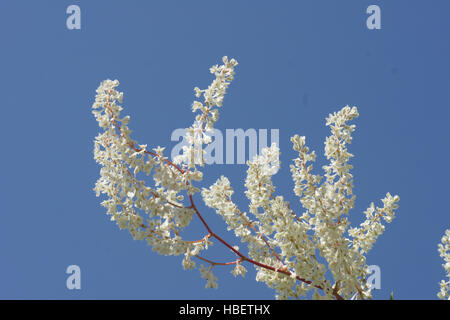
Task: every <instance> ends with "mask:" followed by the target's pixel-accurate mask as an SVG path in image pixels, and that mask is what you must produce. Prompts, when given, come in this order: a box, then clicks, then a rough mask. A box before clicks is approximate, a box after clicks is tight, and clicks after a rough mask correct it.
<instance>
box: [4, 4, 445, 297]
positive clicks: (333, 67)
mask: <svg viewBox="0 0 450 320" xmlns="http://www.w3.org/2000/svg"><path fill="white" fill-rule="evenodd" d="M71 4H77V5H79V6H80V8H81V16H82V22H81V30H68V29H67V28H66V18H67V16H68V15H67V14H66V8H67V7H68V6H69V5H71ZM371 4H377V5H379V6H380V7H381V23H382V28H381V30H368V29H367V28H366V22H365V21H366V18H367V16H368V15H367V14H366V8H367V7H368V6H369V5H371ZM448 12H450V3H449V2H448V1H445V0H435V1H432V2H430V1H425V0H421V1H406V0H398V1H376V0H373V1H366V0H353V1H349V0H346V1H325V0H320V1H312V0H309V1H234V0H233V1H230V0H228V1H209V0H208V1H207V0H204V1H162V0H161V1H143V0H141V1H138V0H136V1H125V0H122V1H105V0H96V1H86V0H85V1H76V0H72V1H65V0H64V1H63V0H58V1H57V0H53V1H49V0H47V1H45V0H40V1H22V0H14V1H13V0H2V1H1V2H0V41H1V46H0V74H1V76H0V87H1V106H2V107H1V110H2V125H1V126H0V136H1V141H2V142H1V145H2V151H1V157H0V164H1V168H2V169H1V170H0V198H1V203H2V208H1V209H0V216H1V223H0V298H3V299H5V298H6V299H10V298H26V299H35V298H40V299H48V298H57V299H79V298H87V299H96V298H104V299H109V298H111V299H118V298H121V299H132V298H133V299H134V298H135V299H172V298H173V299H186V298H191V299H223V298H225V299H229V298H235V299H272V298H273V291H272V290H271V289H269V288H267V287H266V286H265V285H264V284H263V283H258V282H256V281H255V279H254V277H255V272H254V269H253V267H251V266H249V267H248V269H249V273H248V274H247V277H246V278H245V279H244V280H242V279H241V278H237V279H235V278H234V276H233V275H231V274H230V272H229V271H230V270H229V269H226V268H223V269H217V270H216V273H217V275H218V276H219V290H214V289H205V288H204V285H205V282H204V280H203V279H200V275H199V272H198V271H197V270H195V271H183V269H182V267H181V258H180V257H175V258H174V257H165V256H159V255H157V254H155V253H154V252H152V251H151V249H150V248H149V247H147V246H146V245H145V244H144V243H140V242H137V241H133V240H132V239H131V236H130V235H129V234H128V233H127V232H124V231H119V229H118V228H117V227H116V226H115V225H114V224H113V223H112V222H110V221H109V217H107V216H106V215H105V212H104V208H102V207H101V206H100V204H99V203H100V201H101V200H100V199H99V198H96V197H95V194H94V192H93V191H92V188H93V186H94V183H95V181H96V180H97V178H98V176H99V166H98V165H97V164H96V163H95V162H94V159H93V139H94V137H95V136H96V135H97V133H98V132H99V128H98V126H97V123H96V122H95V120H94V118H93V116H92V115H91V105H92V102H93V99H94V95H95V89H96V87H97V86H98V84H99V82H100V81H102V80H103V79H106V78H112V79H115V78H117V79H119V80H120V82H121V86H120V90H121V91H124V92H125V100H124V107H125V111H124V114H129V115H130V116H131V124H130V127H131V128H132V129H133V130H134V131H133V138H135V139H137V140H138V141H139V142H140V143H146V144H148V145H150V146H157V145H162V146H166V147H167V149H168V150H170V149H171V148H172V147H173V146H174V145H175V142H171V141H170V134H171V132H172V131H173V130H174V129H176V128H183V127H186V126H188V125H190V124H191V122H192V113H191V111H190V104H191V103H192V101H193V99H194V96H193V88H194V86H199V87H201V88H202V87H206V86H207V85H208V84H209V83H210V81H211V80H212V77H211V75H210V74H209V73H208V68H209V67H210V66H211V65H213V64H216V63H218V62H220V58H221V57H222V56H223V55H228V56H230V57H234V58H236V59H237V60H238V61H239V63H240V65H239V66H238V68H237V74H236V79H235V81H234V82H233V84H232V86H231V87H230V91H229V94H228V95H227V97H226V100H225V103H224V108H223V109H222V110H221V118H220V120H219V122H218V123H217V128H219V129H221V130H223V132H224V130H225V129H226V128H232V129H234V128H244V129H248V128H256V129H259V128H269V129H270V128H278V129H279V130H280V148H281V151H282V158H281V160H282V169H281V171H280V172H279V173H278V174H277V175H276V177H275V179H274V180H275V183H276V185H277V187H278V189H277V190H278V191H279V194H283V195H285V196H286V197H287V198H288V199H289V200H290V201H292V203H293V204H294V203H295V206H296V207H297V208H299V204H298V202H296V198H295V197H294V196H293V192H292V188H293V183H292V180H291V178H290V173H289V170H288V165H289V163H290V161H291V159H293V158H294V157H295V154H294V152H293V151H292V149H291V143H290V141H289V137H290V136H292V135H294V134H296V133H298V134H301V135H305V136H307V141H308V144H309V146H310V147H311V148H312V149H314V150H316V152H317V154H318V155H320V157H318V159H319V160H318V163H317V165H316V167H317V168H318V169H319V172H321V169H320V165H321V164H323V163H324V160H323V157H322V155H323V141H324V139H325V137H326V136H327V135H328V129H327V128H326V127H325V117H326V116H327V115H328V114H329V113H330V112H334V111H337V110H339V109H340V108H341V107H343V106H345V105H347V104H349V105H351V106H353V105H356V106H358V108H359V113H360V117H359V118H358V119H357V120H356V121H355V124H356V125H357V130H356V132H355V133H354V142H353V144H352V145H351V146H350V151H351V152H353V153H354V154H355V155H356V156H355V157H354V158H353V160H352V164H353V165H354V167H355V169H354V171H353V172H354V176H355V189H354V191H355V193H356V195H357V199H356V208H355V209H354V210H353V211H352V213H351V220H352V221H353V225H356V224H359V223H360V222H361V221H362V219H363V214H362V212H363V210H365V208H366V207H367V206H368V205H369V204H370V202H371V201H375V203H376V204H378V205H380V202H379V200H380V199H381V198H382V197H383V196H384V195H385V193H386V192H391V193H392V194H398V195H400V198H401V201H400V209H399V210H398V215H397V217H396V219H395V220H394V221H393V222H392V223H391V224H390V225H388V226H387V228H386V232H385V234H384V235H383V236H382V237H381V238H380V239H379V241H378V242H377V243H376V245H375V247H374V249H373V250H372V251H371V253H370V254H369V256H368V263H369V264H376V265H379V266H380V268H381V285H382V289H381V290H379V291H376V292H375V293H374V297H375V298H381V299H383V298H387V297H388V296H389V293H390V292H391V291H392V290H394V292H395V296H396V297H397V298H399V299H435V298H436V293H437V291H438V282H439V281H440V280H441V279H443V278H444V269H443V268H442V266H441V264H442V259H441V258H440V257H439V255H438V252H437V244H438V242H439V241H440V238H441V236H442V235H443V233H444V231H445V229H446V228H449V227H450V218H449V213H450V212H449V208H450V200H449V199H450V197H449V182H450V174H449V170H448V163H449V160H448V159H449V157H450V148H449V146H450V132H449V122H448V118H449V116H450V110H449V97H448V93H449V92H450V90H449V84H450V82H449V80H450V58H449V57H450V39H449V37H448V34H449V31H450V25H449V23H448ZM245 170H246V167H245V166H244V165H214V166H210V167H209V168H207V169H206V170H205V175H206V176H207V177H206V178H205V180H204V183H203V184H202V186H205V187H206V186H209V185H210V184H211V183H213V182H214V181H215V180H216V179H217V178H218V177H219V176H220V175H221V174H224V175H226V176H228V177H229V178H230V181H231V183H232V185H233V187H234V188H235V191H236V196H235V200H236V202H237V203H238V204H239V205H240V207H241V209H243V210H248V209H247V204H248V203H247V201H246V199H245V198H244V197H243V196H242V195H243V191H244V186H243V179H242V178H243V177H244V176H245ZM198 200H200V199H198ZM198 202H199V201H198ZM201 208H202V210H203V211H204V212H205V217H206V219H208V221H210V223H211V224H212V225H213V226H214V227H215V228H216V230H217V232H218V233H219V234H222V235H224V237H225V238H226V239H229V240H230V241H231V242H232V243H233V244H239V243H238V241H237V240H234V238H233V237H232V236H231V234H230V233H227V232H226V229H225V226H224V224H223V223H222V220H221V219H220V218H218V217H217V216H216V215H215V213H214V212H213V211H212V210H209V209H206V208H204V207H203V206H201ZM191 230H192V231H191V232H192V233H191V234H196V233H198V234H199V233H203V229H202V228H201V226H200V225H199V224H198V222H194V223H193V225H192V229H191ZM215 249H217V250H219V251H218V254H220V255H222V254H225V255H226V252H225V251H222V249H221V246H220V244H217V245H215ZM211 255H212V256H214V255H215V254H214V253H211ZM227 257H228V258H232V256H231V255H227ZM71 264H76V265H79V266H80V267H81V272H82V289H81V290H78V291H77V290H72V291H70V290H67V289H66V286H65V283H66V277H67V274H66V273H65V270H66V268H67V266H68V265H71Z"/></svg>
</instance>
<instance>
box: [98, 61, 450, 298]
mask: <svg viewBox="0 0 450 320" xmlns="http://www.w3.org/2000/svg"><path fill="white" fill-rule="evenodd" d="M235 66H237V62H236V60H234V59H231V60H229V59H228V58H227V57H224V58H223V64H222V65H220V66H218V65H216V66H213V67H212V68H211V69H210V71H211V73H213V74H214V75H215V79H214V81H213V82H212V84H211V85H210V86H209V87H208V88H207V89H204V90H201V89H199V88H197V87H196V88H195V95H196V96H197V97H198V98H199V97H201V96H203V102H199V101H195V102H194V103H193V105H192V111H193V112H199V113H198V114H197V115H196V117H195V121H194V123H193V124H192V126H191V127H190V128H188V129H187V131H186V135H185V139H186V141H187V142H188V144H189V145H188V146H186V147H184V149H183V153H182V154H181V155H180V156H179V157H177V158H176V159H175V160H174V162H173V163H172V162H170V161H169V160H168V159H167V158H165V157H164V155H163V151H164V148H161V147H158V148H155V149H153V151H149V150H147V149H146V148H147V146H146V145H139V144H137V142H135V141H133V140H132V139H131V138H130V134H131V130H130V129H129V128H128V123H129V120H130V118H129V117H128V116H126V117H123V118H121V116H120V112H121V111H122V109H123V108H122V107H121V106H120V105H119V104H121V103H122V99H123V94H122V93H120V92H118V91H116V89H115V88H116V87H117V86H118V84H119V83H118V81H117V80H116V81H111V80H106V81H104V82H102V83H101V85H100V87H99V88H98V89H97V96H96V99H95V103H94V105H93V108H94V110H93V114H94V115H95V117H96V119H97V121H98V123H99V126H100V127H101V128H102V129H103V132H102V133H101V134H99V135H98V136H97V137H96V139H95V149H94V158H95V160H96V161H97V162H98V163H99V164H100V165H101V166H102V168H101V170H100V178H99V180H98V181H97V183H96V186H95V188H94V190H95V191H96V193H97V196H99V195H100V194H106V195H107V197H108V199H107V200H105V201H103V202H102V205H103V206H104V207H106V209H107V214H109V215H111V219H112V220H114V221H116V222H117V224H118V225H119V227H120V228H121V229H128V230H129V231H130V232H131V234H132V236H133V238H134V239H138V240H144V239H145V240H146V241H147V243H148V244H149V245H151V246H152V248H153V250H156V251H157V252H159V253H160V254H165V255H181V254H183V255H184V259H183V262H182V265H183V267H184V268H185V269H192V268H194V267H196V264H195V262H194V261H192V260H191V258H192V257H195V258H198V259H199V260H201V261H203V262H205V263H208V264H209V265H210V266H209V268H205V267H204V266H203V265H200V273H201V276H202V277H203V278H205V279H206V280H207V284H206V287H212V288H217V278H216V277H215V276H214V275H213V274H212V268H213V267H215V266H230V265H232V266H234V269H233V270H232V274H233V275H235V276H237V275H241V276H244V275H245V274H246V272H247V270H246V269H245V267H244V266H243V265H242V264H243V263H250V264H253V265H255V267H256V269H257V276H256V279H257V280H258V281H263V282H265V283H266V284H267V285H268V286H269V287H271V288H274V289H275V290H276V297H277V298H278V299H288V298H297V299H299V298H301V297H302V296H306V295H307V294H308V292H311V293H312V296H313V298H315V299H349V298H350V297H352V296H355V294H356V295H357V296H358V297H359V298H361V299H365V298H370V297H371V293H370V286H369V285H368V284H366V277H367V273H368V267H367V265H366V258H365V254H366V253H367V252H368V251H369V250H370V249H371V247H372V246H373V244H374V243H375V241H376V240H377V238H378V236H379V235H380V234H381V233H382V232H383V231H384V226H383V224H382V221H383V220H384V221H385V222H388V223H389V222H390V221H391V220H392V218H393V217H394V210H395V209H397V208H398V205H397V202H398V201H399V197H398V196H391V195H390V194H389V193H388V194H387V195H386V198H384V199H383V200H382V201H383V204H384V206H383V207H382V208H378V207H377V208H375V206H374V204H373V203H372V204H371V205H370V207H369V209H367V211H366V213H365V214H366V220H365V221H364V222H363V223H362V224H361V225H360V226H359V227H357V228H349V227H350V223H349V221H348V217H347V216H348V213H349V210H350V209H352V208H353V206H354V201H355V196H354V195H353V193H352V188H353V176H352V174H351V173H350V170H351V169H352V166H351V165H350V164H349V160H350V158H351V157H352V156H353V155H352V154H350V153H349V152H348V150H347V145H348V144H349V143H351V139H352V137H351V133H352V132H353V131H354V129H355V125H349V124H348V122H349V121H351V120H352V119H354V118H356V117H357V116H358V111H357V109H356V107H353V108H350V107H348V106H346V107H344V108H343V109H342V110H340V111H339V112H337V113H334V114H330V115H329V117H328V118H327V123H326V124H327V126H329V127H330V129H331V135H330V136H329V137H327V138H326V141H325V156H326V157H327V159H328V160H329V164H328V165H326V166H324V167H323V169H324V171H325V173H324V176H323V177H322V176H321V175H318V174H313V173H312V169H313V166H312V164H310V163H311V162H314V161H315V159H316V154H315V152H314V151H312V152H310V151H309V148H308V147H307V146H306V140H305V137H300V136H298V135H296V136H294V137H292V138H291V141H292V143H293V148H294V150H295V151H297V152H298V157H297V158H296V159H294V163H293V164H292V165H291V166H290V169H291V173H292V178H293V181H294V193H295V194H296V195H297V196H298V197H299V200H300V202H301V204H302V206H303V208H304V212H302V214H297V213H296V212H294V210H293V209H291V206H290V203H289V202H287V201H285V199H284V198H283V196H280V195H275V186H274V185H273V183H272V176H273V175H274V174H276V173H277V171H278V170H279V168H280V161H279V156H280V152H279V150H278V147H277V146H276V145H275V144H273V145H272V146H270V147H269V148H265V149H264V150H262V153H261V155H257V156H256V157H255V158H254V159H253V160H252V161H248V162H247V165H248V170H247V177H246V180H245V187H246V188H247V191H246V192H245V195H246V196H247V198H248V199H249V202H250V205H249V212H248V213H246V212H243V211H241V210H240V209H239V208H238V206H237V205H236V204H235V203H234V202H233V201H232V199H231V197H232V195H233V189H232V187H231V185H230V181H229V180H228V179H227V178H226V177H224V176H222V177H221V178H220V179H218V180H217V181H216V183H214V184H213V185H212V186H210V187H209V188H203V189H202V192H201V195H202V198H203V201H204V203H205V204H206V205H207V206H208V207H210V208H213V209H214V210H215V211H216V212H217V213H218V214H219V215H220V216H222V218H223V219H224V220H225V222H226V223H227V225H228V229H229V230H233V231H234V234H235V235H236V236H237V237H238V238H239V239H240V240H241V242H243V243H246V244H247V247H248V252H247V253H244V252H242V251H239V248H237V247H236V246H232V245H231V244H229V243H227V242H226V241H225V240H223V239H222V238H221V237H220V236H219V235H217V234H216V233H215V232H214V231H213V230H211V228H210V227H209V225H208V223H207V222H206V220H205V219H204V217H203V216H202V214H201V213H200V211H199V210H198V209H197V207H196V205H195V203H194V195H195V193H196V192H198V191H200V190H199V189H197V188H196V187H195V186H194V185H193V182H195V181H200V180H201V179H202V173H201V172H200V171H198V169H197V167H196V164H200V165H203V164H204V162H203V145H207V144H209V143H210V142H211V137H210V136H209V135H208V133H209V132H211V131H212V129H213V125H214V123H215V122H216V121H217V119H218V116H219V113H218V108H219V107H221V106H222V104H223V99H224V95H225V93H226V90H227V88H228V86H229V84H230V82H231V81H232V80H233V76H234V67H235ZM150 174H152V176H153V180H154V183H153V187H150V186H147V183H148V182H147V181H145V178H146V176H149V175H150ZM183 193H186V194H187V196H188V200H189V202H190V203H189V204H185V203H183V200H184V199H185V198H184V196H183ZM194 214H195V215H196V216H197V217H198V218H199V219H200V220H201V222H202V224H203V225H204V226H205V228H206V230H207V234H206V235H205V236H203V238H201V239H200V240H195V241H186V240H184V239H183V238H182V236H181V232H182V230H183V229H184V228H185V227H186V226H188V225H189V223H190V221H191V219H192V217H193V215H194ZM446 239H447V241H448V235H447V238H446ZM212 240H215V241H218V242H220V243H222V244H223V245H225V246H226V247H228V249H230V251H231V252H232V253H233V254H234V255H235V256H236V257H237V260H235V261H231V262H220V263H219V262H214V261H211V260H209V259H207V258H205V257H204V256H201V255H200V253H201V252H202V251H204V250H206V249H208V247H209V246H210V245H211V244H212V243H213V242H212ZM447 249H448V242H447V245H446V250H447ZM446 257H447V259H448V254H447V255H446ZM446 263H447V264H446V268H447V266H448V260H446ZM447 270H448V269H447ZM446 285H447V288H448V282H447V283H446Z"/></svg>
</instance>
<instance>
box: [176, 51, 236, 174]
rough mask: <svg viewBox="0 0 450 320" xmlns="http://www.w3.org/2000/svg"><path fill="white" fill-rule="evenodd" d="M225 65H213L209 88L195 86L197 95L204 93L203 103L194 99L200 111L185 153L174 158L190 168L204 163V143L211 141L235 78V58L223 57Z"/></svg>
mask: <svg viewBox="0 0 450 320" xmlns="http://www.w3.org/2000/svg"><path fill="white" fill-rule="evenodd" d="M222 61H223V65H221V66H218V65H215V66H212V67H211V68H210V70H209V71H210V72H211V73H212V74H214V75H215V76H216V78H215V79H214V81H213V82H212V83H211V85H209V87H208V88H207V89H204V90H201V89H199V88H198V87H195V88H194V91H195V96H196V97H197V98H200V97H201V96H202V95H203V100H204V101H203V103H202V102H200V101H194V102H193V104H192V111H193V112H198V111H200V113H199V114H197V115H196V117H195V121H194V123H193V124H192V125H191V126H190V127H189V128H187V130H186V135H185V137H184V139H185V141H186V142H187V143H188V145H187V146H183V153H182V154H181V155H180V156H178V157H176V159H174V162H175V163H177V164H181V163H184V164H187V166H188V168H194V167H195V164H199V165H201V166H203V165H204V163H205V162H204V158H203V155H204V153H205V150H204V149H203V144H205V145H207V144H209V143H211V141H212V139H211V136H210V135H209V134H208V133H212V132H213V129H214V123H215V122H216V121H217V120H218V119H219V110H218V108H219V107H221V106H222V104H223V99H224V96H225V93H226V91H227V88H228V86H229V85H230V83H231V81H232V80H233V78H234V68H235V67H236V66H237V65H238V63H237V61H236V60H235V59H231V60H228V57H223V58H222Z"/></svg>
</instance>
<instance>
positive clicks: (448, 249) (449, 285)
mask: <svg viewBox="0 0 450 320" xmlns="http://www.w3.org/2000/svg"><path fill="white" fill-rule="evenodd" d="M441 242H442V243H439V245H438V251H439V255H440V256H441V257H442V258H443V259H444V264H443V265H442V266H443V267H444V269H445V272H446V273H447V281H445V280H441V282H440V283H439V285H440V287H441V289H440V291H439V293H438V295H437V296H438V297H439V299H442V300H446V299H447V300H450V294H449V291H450V229H447V230H445V234H444V236H443V237H442V239H441Z"/></svg>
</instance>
